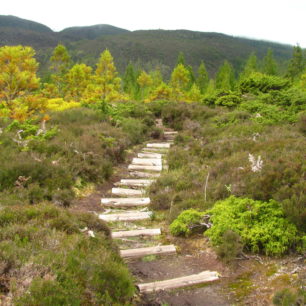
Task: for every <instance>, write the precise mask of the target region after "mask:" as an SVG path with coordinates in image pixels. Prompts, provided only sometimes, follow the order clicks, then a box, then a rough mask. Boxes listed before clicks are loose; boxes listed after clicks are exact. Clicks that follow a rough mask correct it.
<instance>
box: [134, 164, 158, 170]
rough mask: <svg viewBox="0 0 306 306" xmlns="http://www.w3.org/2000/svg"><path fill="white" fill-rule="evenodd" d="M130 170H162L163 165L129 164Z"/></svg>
mask: <svg viewBox="0 0 306 306" xmlns="http://www.w3.org/2000/svg"><path fill="white" fill-rule="evenodd" d="M128 170H132V171H134V170H147V171H162V170H163V167H162V166H145V165H129V166H128Z"/></svg>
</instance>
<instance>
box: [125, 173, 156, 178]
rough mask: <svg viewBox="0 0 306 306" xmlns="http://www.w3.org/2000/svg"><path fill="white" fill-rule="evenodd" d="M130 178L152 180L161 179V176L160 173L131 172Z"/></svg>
mask: <svg viewBox="0 0 306 306" xmlns="http://www.w3.org/2000/svg"><path fill="white" fill-rule="evenodd" d="M130 176H134V177H147V178H151V177H159V176H160V173H150V172H141V171H131V172H130Z"/></svg>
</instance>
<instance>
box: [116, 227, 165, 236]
mask: <svg viewBox="0 0 306 306" xmlns="http://www.w3.org/2000/svg"><path fill="white" fill-rule="evenodd" d="M160 234H161V230H160V228H146V229H140V230H132V231H119V232H112V238H124V237H137V236H157V235H160Z"/></svg>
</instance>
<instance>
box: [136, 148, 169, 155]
mask: <svg viewBox="0 0 306 306" xmlns="http://www.w3.org/2000/svg"><path fill="white" fill-rule="evenodd" d="M168 149H169V148H143V149H142V150H141V153H159V154H166V153H167V152H168Z"/></svg>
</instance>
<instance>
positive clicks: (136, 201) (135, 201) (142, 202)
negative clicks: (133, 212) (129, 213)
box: [101, 198, 150, 207]
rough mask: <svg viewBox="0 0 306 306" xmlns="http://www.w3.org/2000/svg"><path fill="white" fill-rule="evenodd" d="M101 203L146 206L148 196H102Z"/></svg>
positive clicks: (121, 205)
mask: <svg viewBox="0 0 306 306" xmlns="http://www.w3.org/2000/svg"><path fill="white" fill-rule="evenodd" d="M101 204H102V205H103V206H107V207H134V206H147V205H149V204H150V198H103V199H101Z"/></svg>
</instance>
